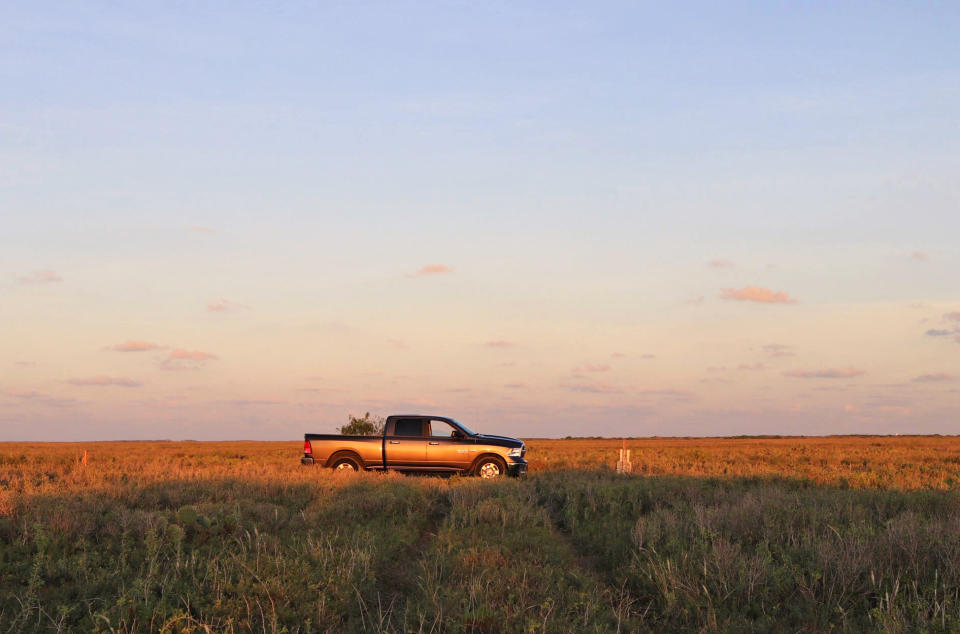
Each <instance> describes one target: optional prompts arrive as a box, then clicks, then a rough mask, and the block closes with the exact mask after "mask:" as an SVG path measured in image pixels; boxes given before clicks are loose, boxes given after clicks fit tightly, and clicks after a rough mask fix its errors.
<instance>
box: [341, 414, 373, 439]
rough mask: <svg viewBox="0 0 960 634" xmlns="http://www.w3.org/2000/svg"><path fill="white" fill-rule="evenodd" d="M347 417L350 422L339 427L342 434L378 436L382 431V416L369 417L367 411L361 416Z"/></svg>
mask: <svg viewBox="0 0 960 634" xmlns="http://www.w3.org/2000/svg"><path fill="white" fill-rule="evenodd" d="M349 419H350V422H349V423H347V424H346V425H344V426H343V427H341V428H340V433H341V434H343V435H344V436H379V435H381V434H382V433H383V418H382V417H380V416H374V417H372V418H371V416H370V412H367V413H366V414H364V415H363V418H357V417H356V416H350V417H349Z"/></svg>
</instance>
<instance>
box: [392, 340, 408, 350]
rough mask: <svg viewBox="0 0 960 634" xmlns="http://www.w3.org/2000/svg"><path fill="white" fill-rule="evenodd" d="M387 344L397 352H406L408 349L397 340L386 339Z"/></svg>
mask: <svg viewBox="0 0 960 634" xmlns="http://www.w3.org/2000/svg"><path fill="white" fill-rule="evenodd" d="M387 343H388V344H390V345H391V346H393V347H394V348H397V349H398V350H406V349H408V348H409V347H410V346H408V345H407V344H405V343H404V342H402V341H400V340H399V339H387Z"/></svg>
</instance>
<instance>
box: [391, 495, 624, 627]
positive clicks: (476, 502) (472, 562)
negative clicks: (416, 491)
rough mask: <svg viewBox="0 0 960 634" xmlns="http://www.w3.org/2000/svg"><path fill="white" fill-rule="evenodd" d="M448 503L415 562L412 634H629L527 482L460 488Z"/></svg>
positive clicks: (613, 597)
mask: <svg viewBox="0 0 960 634" xmlns="http://www.w3.org/2000/svg"><path fill="white" fill-rule="evenodd" d="M448 495H449V503H450V508H449V513H448V515H447V516H446V517H445V518H444V520H443V522H442V524H441V525H440V527H439V530H438V532H437V535H436V539H434V540H432V542H431V547H430V548H428V549H427V550H425V551H424V552H423V554H422V557H421V561H420V566H419V568H420V569H421V578H420V585H419V592H418V594H417V596H416V600H417V601H418V603H417V605H416V606H414V605H409V606H408V609H407V615H408V616H412V617H415V618H414V619H413V623H414V624H413V629H414V630H416V628H417V623H419V626H420V629H419V631H438V629H439V628H440V626H441V624H442V631H444V632H500V631H507V630H517V631H534V632H616V631H635V630H636V628H635V627H634V625H633V623H632V622H631V621H630V618H629V615H628V612H629V610H628V607H629V606H626V605H624V604H623V602H622V601H621V603H620V605H619V606H618V605H617V596H618V595H617V593H616V592H615V591H614V590H612V589H611V588H609V587H608V586H606V585H605V584H603V583H602V582H601V581H600V579H599V578H598V576H597V575H595V574H593V572H592V571H590V570H588V569H585V568H583V567H581V566H580V565H579V562H578V556H577V554H576V552H575V551H574V550H573V549H572V548H571V547H570V544H569V542H568V540H567V539H566V538H565V537H563V536H562V535H561V534H560V533H559V532H558V531H557V530H556V528H555V527H554V525H553V522H552V521H551V519H550V517H549V514H548V513H547V511H546V509H545V508H543V507H541V506H540V505H538V504H537V501H536V494H535V492H534V490H533V488H532V487H531V486H530V485H529V484H528V483H526V482H517V481H515V480H511V481H501V482H485V481H459V482H455V483H453V484H452V485H451V486H450V490H449V494H448ZM620 598H621V599H622V597H620ZM417 619H419V620H417Z"/></svg>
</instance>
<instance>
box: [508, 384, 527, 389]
mask: <svg viewBox="0 0 960 634" xmlns="http://www.w3.org/2000/svg"><path fill="white" fill-rule="evenodd" d="M503 387H505V388H507V389H508V390H521V389H523V388H525V387H527V384H526V383H504V384H503Z"/></svg>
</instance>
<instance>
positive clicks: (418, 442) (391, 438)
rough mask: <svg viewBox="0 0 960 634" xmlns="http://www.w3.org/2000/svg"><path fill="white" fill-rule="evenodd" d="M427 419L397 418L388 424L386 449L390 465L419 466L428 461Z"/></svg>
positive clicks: (388, 464)
mask: <svg viewBox="0 0 960 634" xmlns="http://www.w3.org/2000/svg"><path fill="white" fill-rule="evenodd" d="M425 426H426V420H424V419H422V418H395V419H393V420H392V421H391V424H390V425H388V426H387V437H386V444H385V445H384V450H385V451H386V452H387V456H386V460H387V464H386V465H385V466H388V467H400V468H403V467H419V466H423V464H424V463H425V462H426V461H427V437H426V430H425V429H424V427H425Z"/></svg>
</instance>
